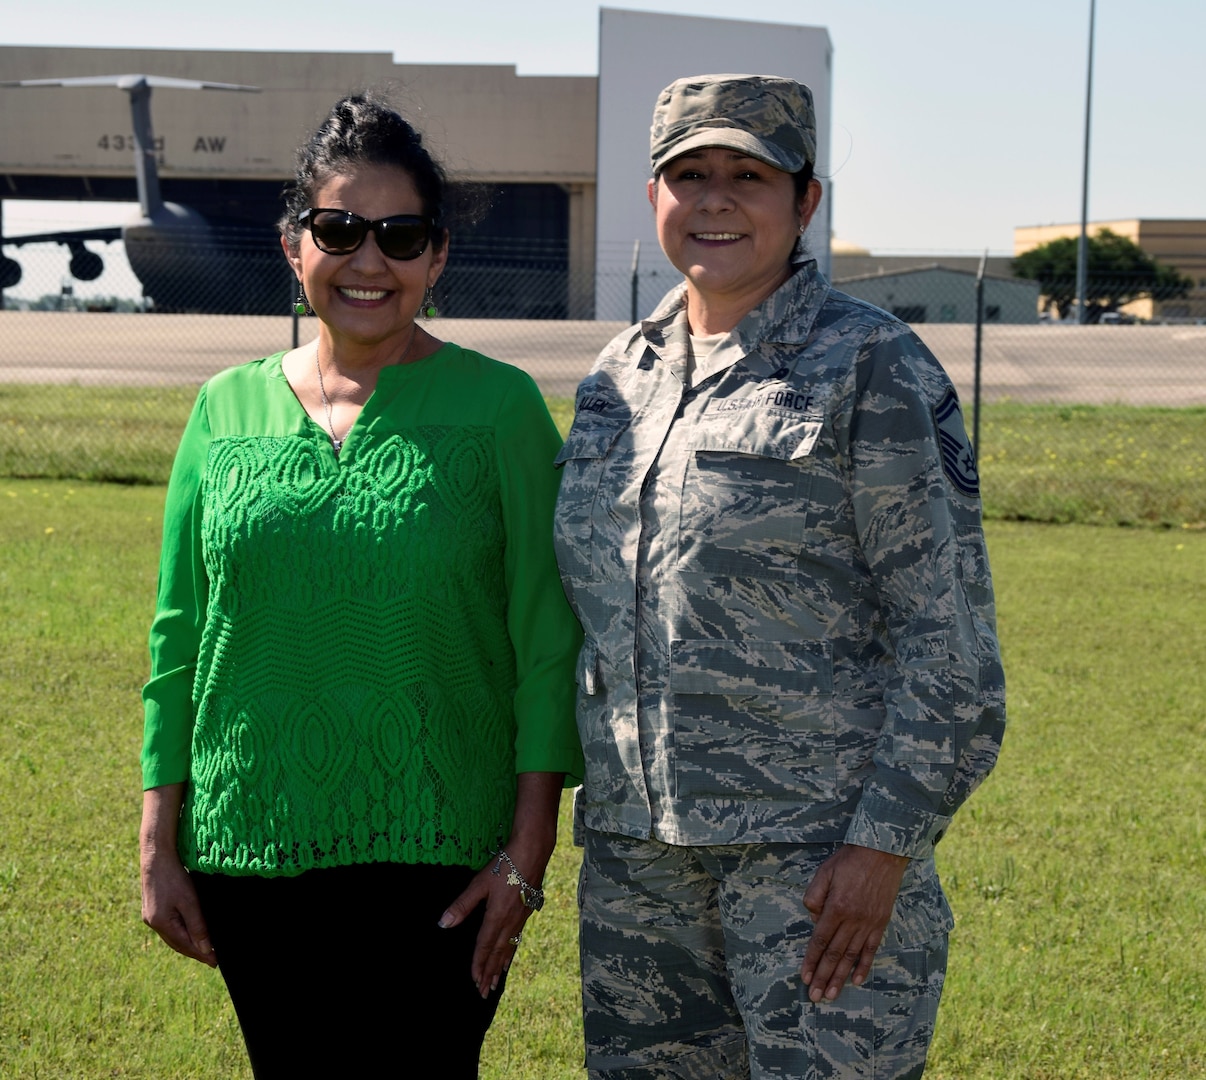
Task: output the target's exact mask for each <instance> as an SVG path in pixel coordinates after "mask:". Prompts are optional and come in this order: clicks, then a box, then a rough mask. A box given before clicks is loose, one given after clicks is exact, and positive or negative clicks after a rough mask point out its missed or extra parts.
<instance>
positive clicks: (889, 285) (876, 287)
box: [834, 258, 1039, 323]
mask: <svg viewBox="0 0 1206 1080" xmlns="http://www.w3.org/2000/svg"><path fill="white" fill-rule="evenodd" d="M839 261H840V260H839V258H835V259H834V263H835V266H836V264H837V263H838V262H839ZM971 261H973V262H976V264H977V269H978V266H979V261H978V260H971ZM834 285H835V286H836V287H837V288H838V289H840V290H841V291H842V292H844V293H849V294H850V295H851V296H857V297H858V298H859V299H860V300H866V301H867V302H868V303H869V304H874V305H875V306H876V307H879V308H883V309H884V311H890V312H891V313H892V314H893V315H895V316H896V317H897V318H898V319H903V320H904V321H905V322H908V323H971V322H975V321H976V270H969V269H953V268H951V267H949V266H942V265H939V264H937V263H933V264H931V265H930V266H915V267H911V268H909V269H905V270H897V271H895V272H893V273H874V274H862V275H859V276H857V277H846V278H838V279H836V280H835V281H834ZM1038 299H1039V287H1038V282H1036V281H1024V280H1021V279H1019V278H1012V277H1002V276H1000V275H998V274H988V273H986V274H985V275H984V321H985V322H991V323H1037V322H1038V321H1039V319H1038Z"/></svg>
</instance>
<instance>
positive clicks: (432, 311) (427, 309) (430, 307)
mask: <svg viewBox="0 0 1206 1080" xmlns="http://www.w3.org/2000/svg"><path fill="white" fill-rule="evenodd" d="M419 311H420V313H421V314H422V316H423V318H425V319H434V318H435V317H436V316H437V315H439V313H440V309H439V308H438V307H436V302H435V294H434V293H433V292H432V291H431V286H430V285H428V286H427V293H426V294H425V295H424V297H423V304H422V306H421V307H420V308H419Z"/></svg>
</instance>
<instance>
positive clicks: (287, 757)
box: [142, 344, 582, 875]
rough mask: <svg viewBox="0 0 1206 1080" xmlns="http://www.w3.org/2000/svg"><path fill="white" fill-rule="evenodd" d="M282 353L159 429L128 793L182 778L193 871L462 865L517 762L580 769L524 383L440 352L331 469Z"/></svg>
mask: <svg viewBox="0 0 1206 1080" xmlns="http://www.w3.org/2000/svg"><path fill="white" fill-rule="evenodd" d="M282 355H283V354H277V355H276V356H272V357H269V358H268V359H265V360H258V361H256V362H254V363H251V364H246V365H243V366H242V367H237V368H232V369H230V370H228V371H225V372H222V373H221V374H220V375H218V376H216V377H215V378H213V379H211V380H210V381H209V382H208V383H207V384H206V385H205V386H204V387H203V388H202V389H201V393H200V395H199V396H198V398H197V403H196V406H195V407H194V409H193V413H192V416H191V417H190V419H189V421H188V426H187V428H186V430H185V433H184V436H183V438H182V440H181V443H180V449H179V451H178V454H177V457H176V463H175V466H174V468H173V471H172V478H171V482H170V485H169V487H168V494H167V504H166V510H165V522H164V541H163V553H162V558H161V562H160V571H159V591H158V610H157V613H156V616H155V620H154V623H153V625H152V628H151V636H150V645H151V677H150V681H149V682H148V683H147V685H146V687H145V689H144V690H143V700H144V702H145V731H144V744H143V751H142V767H143V783H144V786H145V787H148V788H149V787H156V786H159V785H163V784H172V783H179V782H181V781H186V782H187V786H186V794H185V802H184V808H183V811H182V814H181V821H180V835H179V841H180V855H181V859H182V860H183V862H184V864H185V866H187V867H189V868H190V869H200V870H203V871H213V872H220V873H228V874H260V875H291V874H298V873H301V872H302V871H304V870H307V869H309V868H311V867H323V866H341V865H348V864H352V863H362V862H385V861H392V862H406V863H439V864H444V865H466V866H480V865H482V864H483V863H484V862H485V860H486V859H487V857H488V852H489V849H490V848H491V847H492V846H493V845H495V844H496V843H497V842H498V840H499V838H500V836H501V837H503V838H505V836H506V833H507V831H508V830H509V828H510V822H511V815H512V812H513V809H514V801H515V774H516V772H529V771H532V772H564V773H566V774H568V777H569V778H570V780H572V781H573V780H576V779H577V778H578V777H580V776H581V773H582V757H581V751H580V748H579V744H578V736H577V733H576V730H575V727H574V690H575V684H574V663H575V658H576V655H577V652H578V647H579V644H580V641H581V634H580V631H579V629H578V626H577V623H576V621H575V620H574V617H573V615H572V614H571V612H570V610H569V607H568V605H567V603H566V600H565V597H564V594H563V593H562V590H561V585H560V580H559V578H558V574H557V567H556V563H555V561H554V558H553V554H552V511H553V504H554V501H555V499H556V493H557V473H556V471H555V470H554V468H553V458H554V457H555V455H556V453H557V450H558V448H559V446H560V439H559V437H558V435H557V432H556V429H555V428H554V427H553V424H552V421H551V420H550V419H549V415H548V411H547V410H546V408H545V405H544V402H543V400H542V399H541V397H540V393H539V391H538V390H537V389H536V386H535V384H534V383H533V382H532V380H531V379H530V378H529V377H528V376H527V375H526V374H524V373H523V372H521V371H519V370H517V369H515V368H512V367H509V366H507V365H505V364H501V363H498V362H497V361H494V360H490V359H488V358H487V357H484V356H481V355H480V354H478V353H474V352H470V351H468V350H465V349H462V348H460V347H458V346H456V345H452V344H446V345H444V346H443V347H442V348H441V349H440V350H439V351H438V352H436V353H435V354H433V355H432V356H430V357H427V358H425V359H423V360H420V361H418V362H416V363H412V364H406V365H403V366H398V367H387V368H385V369H384V370H383V371H382V372H381V375H380V378H379V381H378V384H377V388H376V391H375V392H374V394H373V395H372V397H371V398H370V399H369V400H368V402H367V403H366V404H365V406H364V409H363V410H362V412H361V413H360V416H359V417H358V419H357V420H356V423H355V424H354V425H353V427H352V429H351V431H350V432H349V434H348V437H347V439H346V440H345V442H344V445H343V449H342V451H341V453H340V455H339V457H338V458H336V456H335V454H334V451H333V450H332V447H331V443H330V440H329V439H328V437H327V434H326V433H325V432H324V431H322V430H321V429H320V428H319V427H318V425H317V424H315V423H314V422H313V421H312V420H311V419H310V418H309V417H308V416H307V415H306V413H305V411H304V410H303V409H302V407H301V405H300V403H299V402H298V400H297V398H296V397H295V396H294V394H293V391H292V390H291V388H290V386H289V384H288V382H287V381H286V379H285V377H284V375H283V374H282V372H281V356H282Z"/></svg>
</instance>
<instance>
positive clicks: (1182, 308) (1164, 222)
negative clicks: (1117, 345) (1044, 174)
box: [1013, 218, 1206, 322]
mask: <svg viewBox="0 0 1206 1080" xmlns="http://www.w3.org/2000/svg"><path fill="white" fill-rule="evenodd" d="M1099 229H1109V230H1110V231H1111V232H1114V233H1117V234H1118V235H1119V236H1124V237H1126V238H1127V239H1128V240H1130V241H1131V242H1133V243H1135V244H1137V245H1138V246H1139V247H1141V248H1142V249H1143V250H1144V251H1145V252H1146V253H1147V254H1148V255H1150V256H1151V257H1152V258H1153V259H1155V260H1156V261H1157V262H1160V263H1163V264H1164V265H1165V266H1172V267H1174V268H1176V269H1177V270H1179V271H1180V272H1181V273H1182V274H1184V275H1185V276H1186V277H1189V278H1192V279H1193V282H1194V287H1193V289H1192V290H1191V291H1190V292H1189V294H1188V295H1187V296H1184V297H1181V298H1178V299H1176V300H1166V301H1164V302H1159V301H1154V300H1136V301H1135V302H1134V303H1132V304H1127V305H1126V306H1125V307H1124V308H1123V309H1122V310H1123V311H1125V312H1127V313H1128V314H1130V315H1134V316H1135V317H1136V318H1140V319H1159V320H1161V321H1168V322H1182V321H1191V320H1192V321H1196V320H1198V319H1204V318H1206V220H1203V219H1163V218H1130V219H1127V220H1123V221H1091V222H1089V235H1090V236H1093V235H1095V234H1096V233H1097V231H1098V230H1099ZM1069 236H1070V237H1078V236H1080V224H1079V223H1074V224H1071V225H1022V226H1019V227H1018V228H1015V229H1014V230H1013V253H1014V255H1021V254H1022V253H1023V252H1026V251H1029V250H1030V249H1031V248H1036V247H1038V246H1039V245H1041V244H1046V243H1050V242H1051V241H1052V240H1059V239H1061V238H1063V237H1069Z"/></svg>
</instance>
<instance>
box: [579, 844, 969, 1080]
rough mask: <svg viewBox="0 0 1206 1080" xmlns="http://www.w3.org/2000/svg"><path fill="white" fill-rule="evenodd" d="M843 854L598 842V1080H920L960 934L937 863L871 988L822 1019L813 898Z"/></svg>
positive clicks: (589, 912)
mask: <svg viewBox="0 0 1206 1080" xmlns="http://www.w3.org/2000/svg"><path fill="white" fill-rule="evenodd" d="M836 846H837V845H832V844H809V845H795V844H743V845H730V846H717V847H675V846H671V845H668V844H663V843H661V842H660V841H657V840H640V839H633V838H630V837H625V836H617V835H614V834H608V833H599V832H595V831H592V830H587V831H586V835H585V854H584V859H583V863H582V876H581V880H580V884H579V906H580V909H581V939H580V940H581V953H582V1000H583V1017H584V1025H585V1033H586V1065H587V1068H588V1070H589V1074H590V1076H591V1077H592V1080H620V1078H624V1080H738V1078H746V1077H750V1078H753V1080H762V1078H769V1077H793V1078H798V1080H821V1078H827V1080H828V1078H840V1080H846V1078H850V1080H854V1078H858V1080H863V1078H874V1080H888V1078H891V1080H901V1078H908V1077H920V1076H921V1075H922V1073H923V1071H924V1069H925V1059H926V1053H927V1050H928V1049H929V1044H930V1039H931V1038H932V1037H933V1033H934V1020H935V1017H936V1014H937V1011H938V1001H939V998H940V997H941V994H942V983H943V978H944V975H945V973H946V956H947V934H948V932H949V930H950V928H951V925H952V919H951V914H950V908H949V907H948V905H947V903H946V898H945V896H944V895H943V893H942V888H941V885H940V884H939V882H938V876H937V873H936V871H935V870H934V863H933V860H932V859H923V860H914V861H913V862H912V863H910V866H909V869H908V870H907V871H906V873H905V878H904V882H903V884H902V886H901V891H900V894H899V895H898V897H897V900H896V906H895V908H894V910H893V914H892V920H891V922H890V923H889V924H888V929H887V931H886V933H885V935H884V942H883V944H882V945H881V946H880V949H879V952H878V953H877V954H876V958H875V962H874V965H873V966H872V970H871V976H870V978H868V979H867V981H866V982H865V983H864V984H863V985H862V986H861V987H858V986H854V985H852V984H850V983H847V985H846V986H845V988H844V989H843V990H842V993H841V995H840V996H839V997H838V999H837V1000H836V1001H835V1002H832V1003H822V1004H813V1003H812V1002H810V1001H809V1000H808V995H807V988H806V987H805V986H804V984H803V982H802V981H801V979H800V964H801V961H802V959H803V956H804V950H805V949H806V947H807V945H808V940H809V937H810V935H811V932H812V920H811V918H810V917H809V915H808V913H807V911H806V910H805V908H804V905H803V896H804V890H805V889H806V888H807V886H808V883H809V882H810V881H811V880H812V877H813V875H814V873H815V872H816V869H817V867H818V866H819V865H820V864H821V863H822V862H823V861H824V860H825V859H826V858H828V857H829V855H831V854H832V853H833V852H834V851H835V850H836Z"/></svg>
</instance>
